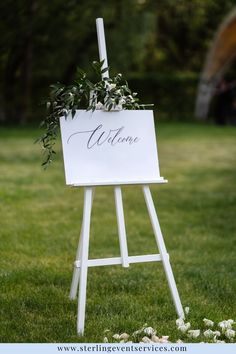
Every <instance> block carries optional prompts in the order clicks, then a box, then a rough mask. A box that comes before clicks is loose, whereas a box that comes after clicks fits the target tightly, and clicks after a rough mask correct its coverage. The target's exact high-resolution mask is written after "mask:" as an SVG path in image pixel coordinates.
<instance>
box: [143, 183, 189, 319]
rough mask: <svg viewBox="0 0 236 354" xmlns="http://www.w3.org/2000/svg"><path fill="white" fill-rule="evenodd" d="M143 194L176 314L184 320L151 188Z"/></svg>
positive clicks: (145, 187)
mask: <svg viewBox="0 0 236 354" xmlns="http://www.w3.org/2000/svg"><path fill="white" fill-rule="evenodd" d="M143 193H144V198H145V202H146V204H147V209H148V213H149V216H150V219H151V223H152V228H153V231H154V235H155V238H156V242H157V246H158V249H159V252H160V255H161V259H162V262H163V266H164V270H165V274H166V278H167V281H168V284H169V288H170V291H171V295H172V299H173V302H174V304H175V309H176V312H177V314H178V316H179V318H184V311H183V307H182V304H181V301H180V297H179V293H178V289H177V286H176V283H175V279H174V275H173V272H172V268H171V265H170V261H169V256H168V254H167V251H166V246H165V243H164V239H163V236H162V232H161V228H160V224H159V221H158V218H157V214H156V210H155V206H154V203H153V200H152V195H151V192H150V189H149V186H143Z"/></svg>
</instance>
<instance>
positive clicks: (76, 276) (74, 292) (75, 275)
mask: <svg viewBox="0 0 236 354" xmlns="http://www.w3.org/2000/svg"><path fill="white" fill-rule="evenodd" d="M94 193H95V189H94V188H93V189H92V201H93V198H94ZM83 225H84V220H83V221H82V226H81V231H80V238H79V244H78V248H77V252H76V261H79V260H80V258H81V249H82V239H83ZM79 275H80V268H79V267H77V266H76V265H74V271H73V277H72V282H71V287H70V299H71V300H75V298H76V295H77V290H78V284H79Z"/></svg>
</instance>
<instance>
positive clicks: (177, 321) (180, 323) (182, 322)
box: [175, 318, 184, 327]
mask: <svg viewBox="0 0 236 354" xmlns="http://www.w3.org/2000/svg"><path fill="white" fill-rule="evenodd" d="M175 323H176V326H177V327H179V326H182V325H184V320H183V319H182V318H178V319H177V320H176V321H175Z"/></svg>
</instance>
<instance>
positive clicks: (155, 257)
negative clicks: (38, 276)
mask: <svg viewBox="0 0 236 354" xmlns="http://www.w3.org/2000/svg"><path fill="white" fill-rule="evenodd" d="M96 26H97V35H98V48H99V57H100V61H102V60H104V64H103V67H104V68H106V67H108V62H107V53H106V43H105V34H104V25H103V19H101V18H98V19H97V20H96ZM108 75H109V74H108V71H107V72H106V73H104V74H103V76H102V77H103V78H104V77H108ZM166 182H167V181H166V180H164V179H161V178H160V181H159V182H155V183H166ZM94 189H95V186H86V187H84V209H83V222H82V227H81V233H80V240H79V245H78V249H77V254H76V261H75V262H74V272H73V278H72V283H71V290H70V298H71V299H75V298H76V295H77V289H78V285H79V301H78V319H77V332H78V334H79V335H83V333H84V323H85V307H86V287H87V273H88V267H96V266H105V265H113V264H121V265H122V266H123V267H129V264H130V263H140V262H153V261H162V262H163V266H164V270H165V274H166V278H167V281H168V285H169V288H170V291H171V295H172V298H173V302H174V305H175V309H176V312H177V315H178V317H181V318H183V317H184V311H183V308H182V305H181V301H180V298H179V293H178V290H177V287H176V283H175V279H174V276H173V272H172V268H171V265H170V261H169V255H168V253H167V250H166V247H165V243H164V239H163V236H162V232H161V229H160V225H159V221H158V218H157V214H156V211H155V206H154V203H153V200H152V196H151V192H150V189H149V186H148V185H145V184H143V185H142V189H143V194H144V198H145V202H146V205H147V209H148V213H149V217H150V220H151V223H152V228H153V232H154V235H155V239H156V243H157V247H158V249H159V252H160V253H159V254H150V255H141V256H128V247H127V239H126V230H125V221H124V211H123V202H122V194H121V187H120V186H115V187H114V196H115V205H116V215H117V224H118V234H119V243H120V254H121V257H114V258H102V259H90V260H89V259H88V255H89V234H90V220H91V210H92V202H93V194H94Z"/></svg>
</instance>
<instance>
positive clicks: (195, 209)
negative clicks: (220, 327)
mask: <svg viewBox="0 0 236 354" xmlns="http://www.w3.org/2000/svg"><path fill="white" fill-rule="evenodd" d="M38 135H39V132H38V131H37V130H33V129H31V130H30V129H28V130H24V129H20V130H16V129H1V130H0V172H1V173H0V342H26V343H27V342H101V341H102V340H103V336H104V335H103V331H104V330H105V329H107V328H108V329H110V330H111V331H112V332H113V333H116V332H119V333H121V332H128V333H131V332H133V331H135V330H137V329H138V328H140V327H141V326H142V325H143V324H144V323H148V325H149V326H152V327H154V328H156V329H157V330H158V334H159V335H170V339H171V340H173V341H175V340H176V339H178V338H179V337H180V334H179V333H178V331H177V330H176V326H175V320H176V314H175V310H174V306H173V303H172V300H171V296H170V293H169V289H168V286H167V282H166V279H165V275H164V271H163V267H162V264H161V263H160V262H157V263H146V264H133V265H131V266H130V268H129V269H123V268H122V267H121V266H107V267H100V268H90V269H89V272H88V288H87V309H86V326H85V336H84V337H82V338H80V337H78V336H77V335H76V317H77V301H70V300H69V296H68V295H69V289H70V282H71V276H72V265H73V261H74V257H75V253H76V248H77V243H78V238H79V233H80V225H81V218H82V206H83V189H82V188H78V189H71V188H68V187H66V186H65V181H64V171H63V165H62V157H61V154H58V156H57V159H56V161H55V163H54V165H53V166H51V167H50V168H49V169H48V170H47V171H44V170H42V169H41V167H40V163H41V155H40V148H39V146H38V145H33V141H34V139H35V138H36V137H37V136H38ZM157 135H158V149H159V159H160V168H161V175H162V176H164V177H165V178H167V179H168V180H169V183H168V184H167V185H156V186H152V187H151V191H152V194H153V198H154V202H155V205H156V207H157V211H158V215H159V221H160V224H161V227H162V231H163V235H164V238H165V241H166V246H167V249H168V252H169V254H170V259H171V264H172V267H173V271H174V275H175V279H176V283H177V286H178V289H179V293H180V297H181V300H182V303H183V306H189V307H190V314H189V320H190V322H191V324H192V328H199V327H202V319H203V318H204V317H207V318H210V319H212V320H213V321H221V320H223V319H228V318H233V319H234V320H236V301H235V294H236V271H235V265H236V256H235V247H236V188H235V185H236V128H233V127H215V126H211V125H202V124H177V123H165V124H164V123H162V124H159V126H158V130H157ZM122 190H123V200H124V207H125V217H126V226H127V235H128V247H129V253H130V255H136V254H145V253H155V252H156V246H155V241H154V236H153V233H152V229H151V225H150V221H149V218H148V214H147V211H146V207H145V203H144V200H143V195H142V192H141V188H140V187H138V186H130V187H124V188H122ZM118 255H119V244H118V236H117V226H116V219H115V207H114V200H113V190H112V188H110V187H104V188H97V189H96V193H95V199H94V208H93V214H92V229H91V241H90V257H92V258H94V257H110V256H118Z"/></svg>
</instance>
